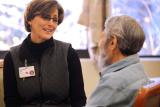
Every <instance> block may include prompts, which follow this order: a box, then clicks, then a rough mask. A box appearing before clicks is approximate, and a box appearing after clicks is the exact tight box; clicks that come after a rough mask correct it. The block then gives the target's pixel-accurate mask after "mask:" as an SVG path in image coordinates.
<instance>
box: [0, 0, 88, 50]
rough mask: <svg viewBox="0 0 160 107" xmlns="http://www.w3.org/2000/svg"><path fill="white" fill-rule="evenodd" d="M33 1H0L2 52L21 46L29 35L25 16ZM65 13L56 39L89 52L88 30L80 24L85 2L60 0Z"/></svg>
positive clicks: (0, 47)
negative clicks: (28, 6)
mask: <svg viewBox="0 0 160 107" xmlns="http://www.w3.org/2000/svg"><path fill="white" fill-rule="evenodd" d="M30 1H31V0H0V19H1V20H0V51H6V50H8V49H9V48H10V47H11V46H14V45H18V44H20V43H21V42H22V41H23V40H24V38H25V37H26V36H27V35H28V32H26V31H25V28H24V22H23V14H24V9H25V8H26V5H27V3H29V2H30ZM58 1H59V2H60V4H61V5H62V7H63V8H64V11H65V18H64V20H63V22H62V24H60V26H58V28H57V30H56V32H55V34H54V38H55V39H58V40H62V41H65V42H69V43H71V44H72V46H73V48H75V49H77V50H87V28H86V27H85V26H83V25H80V24H78V22H77V21H78V18H79V15H80V12H81V11H82V3H83V0H58Z"/></svg>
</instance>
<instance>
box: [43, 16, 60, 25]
mask: <svg viewBox="0 0 160 107" xmlns="http://www.w3.org/2000/svg"><path fill="white" fill-rule="evenodd" d="M41 18H43V19H44V20H46V21H50V20H52V21H53V22H56V23H58V18H57V17H53V18H52V17H51V16H50V15H41Z"/></svg>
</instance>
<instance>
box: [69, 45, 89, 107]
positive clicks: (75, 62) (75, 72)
mask: <svg viewBox="0 0 160 107" xmlns="http://www.w3.org/2000/svg"><path fill="white" fill-rule="evenodd" d="M67 60H68V69H69V77H70V98H71V105H72V107H82V106H85V104H86V95H85V90H84V83H83V75H82V68H81V63H80V60H79V57H78V54H77V53H76V51H75V50H74V49H73V48H72V47H71V46H70V47H69V51H68V58H67Z"/></svg>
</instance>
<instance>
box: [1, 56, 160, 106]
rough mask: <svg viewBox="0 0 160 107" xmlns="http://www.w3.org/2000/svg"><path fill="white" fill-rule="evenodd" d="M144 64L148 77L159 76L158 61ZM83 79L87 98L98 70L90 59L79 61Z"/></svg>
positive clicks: (144, 60)
mask: <svg viewBox="0 0 160 107" xmlns="http://www.w3.org/2000/svg"><path fill="white" fill-rule="evenodd" d="M142 62H143V64H144V68H145V71H146V73H147V74H148V75H149V77H157V76H160V60H159V61H158V60H150V61H148V59H142ZM81 64H82V70H83V77H84V85H85V91H86V94H87V97H88V96H89V95H90V94H91V92H92V91H93V90H94V89H95V87H96V85H97V83H98V80H99V75H98V69H97V68H96V66H95V64H94V63H93V62H92V61H91V60H90V59H81ZM2 75H3V74H2V68H0V107H3V102H2V101H3V94H2V93H3V88H2V86H3V84H2V83H3V82H2V79H3V77H2Z"/></svg>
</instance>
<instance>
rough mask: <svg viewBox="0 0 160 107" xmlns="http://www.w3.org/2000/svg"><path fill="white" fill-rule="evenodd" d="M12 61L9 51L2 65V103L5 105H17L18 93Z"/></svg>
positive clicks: (12, 106) (16, 106)
mask: <svg viewBox="0 0 160 107" xmlns="http://www.w3.org/2000/svg"><path fill="white" fill-rule="evenodd" d="M14 72H15V71H14V66H13V61H12V58H11V54H10V52H8V53H7V55H6V56H5V58H4V67H3V85H4V103H5V107H19V105H18V104H19V102H20V100H19V95H18V91H17V82H16V77H15V73H14Z"/></svg>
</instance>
